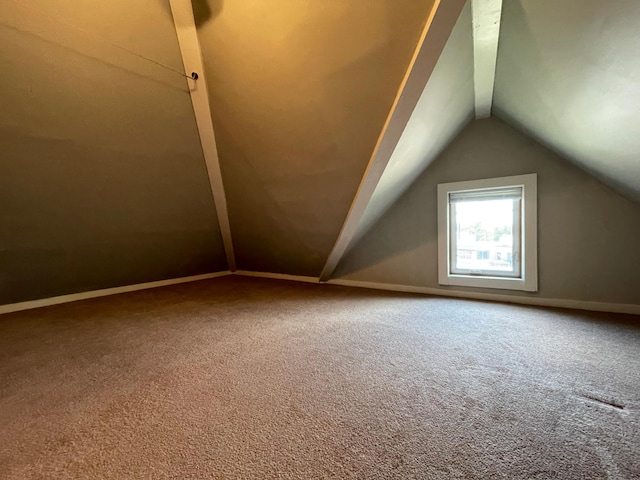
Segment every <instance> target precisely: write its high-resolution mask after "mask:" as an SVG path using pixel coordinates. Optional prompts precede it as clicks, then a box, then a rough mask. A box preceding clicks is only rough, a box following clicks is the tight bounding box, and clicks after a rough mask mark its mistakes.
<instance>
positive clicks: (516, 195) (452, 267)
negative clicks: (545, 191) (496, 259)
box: [448, 186, 523, 279]
mask: <svg viewBox="0 0 640 480" xmlns="http://www.w3.org/2000/svg"><path fill="white" fill-rule="evenodd" d="M522 191H523V188H522V187H521V186H514V187H500V188H491V189H478V190H467V191H458V192H449V195H448V200H449V242H450V249H449V274H450V275H468V276H478V277H493V278H513V279H520V278H522V270H523V269H522V261H523V260H522V221H523V212H522V209H523V201H522ZM488 200H514V201H513V202H512V204H513V215H512V218H513V224H512V235H513V244H512V249H511V255H512V259H513V270H511V271H505V270H492V269H478V270H475V269H468V268H459V267H458V245H457V240H458V236H457V227H458V222H457V219H456V206H457V205H458V204H460V203H462V202H478V201H488Z"/></svg>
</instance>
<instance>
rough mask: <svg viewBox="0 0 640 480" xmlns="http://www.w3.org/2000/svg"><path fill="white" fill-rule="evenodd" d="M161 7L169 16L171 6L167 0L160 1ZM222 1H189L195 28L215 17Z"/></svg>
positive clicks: (220, 8) (219, 10)
mask: <svg viewBox="0 0 640 480" xmlns="http://www.w3.org/2000/svg"><path fill="white" fill-rule="evenodd" d="M160 3H161V4H162V7H163V8H164V9H165V10H166V11H167V13H168V14H169V15H171V6H170V5H169V1H168V0H160ZM223 3H224V0H191V6H192V8H193V16H194V19H195V22H196V28H200V27H201V26H202V25H204V24H206V23H207V22H208V21H209V20H212V19H213V18H215V17H217V16H218V14H219V13H220V12H221V11H222V5H223Z"/></svg>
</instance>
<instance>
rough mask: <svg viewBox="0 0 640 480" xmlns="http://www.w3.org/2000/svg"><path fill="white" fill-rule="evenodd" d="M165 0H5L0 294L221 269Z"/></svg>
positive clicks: (0, 81)
mask: <svg viewBox="0 0 640 480" xmlns="http://www.w3.org/2000/svg"><path fill="white" fill-rule="evenodd" d="M109 43H113V44H117V45H122V46H126V47H127V48H128V49H130V50H132V51H135V52H137V53H138V54H140V55H144V56H146V57H149V58H152V59H154V60H155V61H157V62H159V63H163V64H165V65H167V66H168V67H170V68H173V69H175V70H178V71H181V70H182V61H181V56H180V51H179V49H178V44H177V39H176V32H175V28H174V25H173V20H172V18H171V14H170V11H169V9H168V4H166V2H160V1H158V0H137V1H135V2H129V1H125V0H113V1H109V2H94V1H92V0H76V1H74V2H59V1H54V0H41V1H38V2H27V1H22V0H20V1H14V0H7V1H4V2H3V3H2V15H1V17H0V72H1V74H0V265H1V267H0V304H2V303H11V302H18V301H23V300H30V299H32V298H43V297H48V296H54V295H61V294H65V293H72V292H80V291H84V290H95V289H99V288H107V287H111V286H119V285H127V284H132V283H141V282H146V281H152V280H160V279H166V278H174V277H182V276H187V275H194V274H198V273H208V272H212V271H216V270H223V269H226V262H225V259H224V252H223V250H222V244H221V238H220V232H219V229H218V222H217V218H216V214H215V209H214V205H213V200H212V196H211V190H210V187H209V183H208V178H207V173H206V169H205V163H204V159H203V156H202V149H201V146H200V142H199V138H198V132H197V129H196V124H195V118H194V115H193V109H192V106H191V102H190V98H189V92H188V87H187V81H186V79H185V78H184V77H181V76H179V75H177V74H176V73H175V72H171V71H170V70H167V69H165V68H161V67H159V66H158V65H156V64H155V63H152V62H149V61H146V60H143V59H141V58H140V57H139V56H137V55H132V54H130V53H127V52H125V51H123V50H122V49H119V48H116V47H113V46H111V45H109Z"/></svg>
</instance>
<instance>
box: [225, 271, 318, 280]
mask: <svg viewBox="0 0 640 480" xmlns="http://www.w3.org/2000/svg"><path fill="white" fill-rule="evenodd" d="M233 273H234V275H242V276H243V277H258V278H273V279H276V280H291V281H293V282H305V283H319V282H320V280H319V279H318V278H317V277H305V276H303V275H287V274H286V273H270V272H250V271H248V270H236V271H235V272H233Z"/></svg>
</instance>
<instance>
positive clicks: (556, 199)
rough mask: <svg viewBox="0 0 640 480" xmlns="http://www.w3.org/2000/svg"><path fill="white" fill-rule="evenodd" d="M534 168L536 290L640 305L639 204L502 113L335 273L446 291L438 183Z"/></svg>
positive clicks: (475, 127)
mask: <svg viewBox="0 0 640 480" xmlns="http://www.w3.org/2000/svg"><path fill="white" fill-rule="evenodd" d="M525 173H537V174H538V245H539V250H538V263H539V270H538V273H539V287H540V289H539V291H538V292H536V293H531V294H527V293H522V292H510V291H505V290H487V289H471V288H466V289H465V288H460V287H448V288H449V289H453V290H469V291H484V292H490V293H501V294H506V295H521V296H525V295H526V296H530V295H534V296H541V297H546V298H560V299H573V300H585V301H601V302H613V303H629V304H640V275H639V274H638V272H639V271H640V249H639V248H638V244H639V242H640V206H639V205H638V204H636V203H633V202H631V201H629V200H627V199H625V198H623V197H621V196H620V195H618V194H617V193H614V192H613V191H612V190H610V189H609V188H607V187H605V186H604V185H603V184H601V183H599V182H598V181H597V180H595V179H594V178H593V177H591V176H590V175H589V174H587V173H585V172H583V171H582V170H580V169H578V168H576V167H575V166H573V165H572V164H570V163H569V162H568V161H566V160H564V159H563V158H561V157H559V156H557V155H556V154H554V153H553V152H551V151H549V150H548V149H546V148H545V147H543V146H541V145H540V144H538V143H537V142H535V141H534V140H532V139H530V138H529V137H526V136H525V135H523V134H521V133H519V132H518V131H516V130H514V129H513V128H512V127H510V126H508V125H507V124H506V123H504V122H502V121H501V120H499V119H496V118H495V117H494V118H491V119H487V120H481V121H474V122H472V123H471V124H470V125H469V126H468V127H467V128H466V129H465V130H464V131H463V132H462V133H461V135H460V136H459V137H458V138H457V139H456V140H454V142H453V143H452V144H451V145H450V146H449V148H447V150H445V152H444V153H443V154H442V155H441V156H440V157H439V158H438V159H437V160H436V161H435V162H433V163H432V165H431V166H430V167H429V168H428V169H427V170H426V171H425V172H424V173H423V174H422V176H421V177H420V178H419V179H418V180H417V181H416V183H415V184H414V185H413V186H412V187H411V188H410V189H409V190H408V191H407V193H406V194H405V195H404V196H403V197H402V198H401V199H400V200H399V201H398V202H397V203H396V204H395V205H394V206H393V207H392V208H391V209H390V210H389V211H388V212H387V214H386V215H385V216H384V217H383V218H382V219H381V220H380V222H378V223H377V224H376V225H375V226H374V227H373V229H372V230H371V231H370V232H369V233H368V234H367V235H366V236H365V237H364V238H363V239H362V241H361V242H360V243H359V244H357V245H356V246H355V248H354V249H353V250H352V251H351V252H350V254H349V255H348V256H347V257H345V258H344V259H343V261H342V263H341V264H340V265H339V267H338V270H337V271H336V273H335V275H334V278H343V279H351V280H360V281H369V282H381V283H392V284H401V285H414V286H423V287H431V288H447V287H440V286H439V285H438V281H437V278H438V277H437V269H438V264H437V263H438V260H437V258H438V251H437V248H438V247H437V243H438V242H437V226H436V218H437V206H436V186H437V184H438V183H445V182H454V181H462V180H474V179H480V178H490V177H500V176H508V175H519V174H525Z"/></svg>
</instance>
